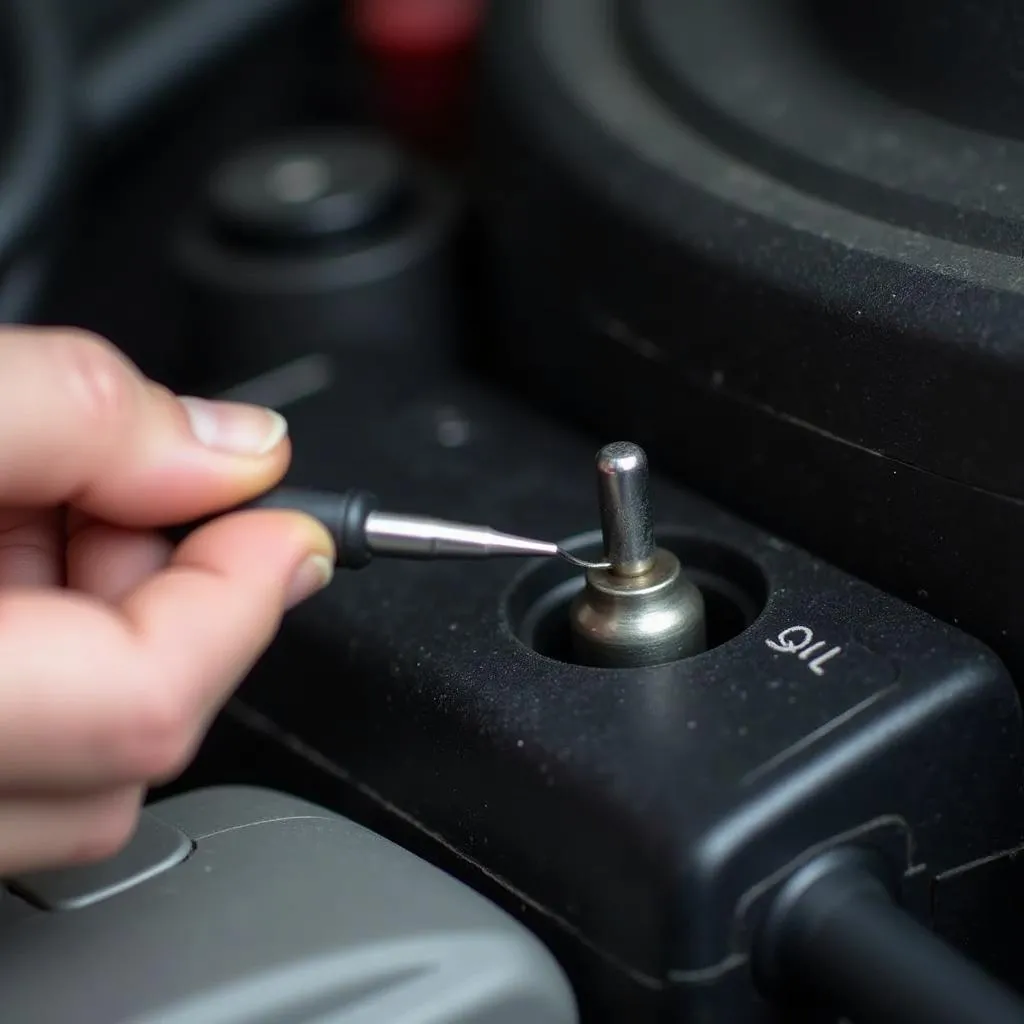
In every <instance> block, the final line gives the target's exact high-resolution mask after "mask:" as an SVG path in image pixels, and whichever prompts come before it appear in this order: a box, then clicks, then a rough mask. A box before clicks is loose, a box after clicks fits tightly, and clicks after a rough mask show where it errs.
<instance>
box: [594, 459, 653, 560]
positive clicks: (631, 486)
mask: <svg viewBox="0 0 1024 1024" xmlns="http://www.w3.org/2000/svg"><path fill="white" fill-rule="evenodd" d="M597 500H598V505H599V508H600V513H601V533H602V534H603V536H604V550H605V557H606V558H607V560H608V561H609V562H610V563H611V568H610V570H609V571H610V572H612V573H614V574H615V575H616V576H640V575H642V574H643V573H645V572H648V571H649V570H650V569H651V567H652V566H653V565H654V554H655V546H654V515H653V513H652V510H651V498H650V486H649V482H648V469H647V455H646V454H645V452H644V450H643V448H641V447H640V446H639V445H637V444H633V443H632V442H631V441H614V442H612V443H611V444H608V445H605V446H604V448H602V449H601V450H600V451H599V452H598V453H597Z"/></svg>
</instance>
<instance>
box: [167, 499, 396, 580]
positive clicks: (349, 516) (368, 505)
mask: <svg viewBox="0 0 1024 1024" xmlns="http://www.w3.org/2000/svg"><path fill="white" fill-rule="evenodd" d="M246 509H286V510H288V511H292V512H303V513H305V514H306V515H308V516H312V518H314V519H316V520H318V521H319V522H321V523H323V525H324V526H325V527H326V528H327V531H328V532H329V533H330V535H331V537H332V538H333V539H334V545H335V548H336V549H337V552H338V555H337V563H336V564H337V566H338V568H343V569H362V568H363V567H364V566H367V565H369V564H370V562H371V561H372V559H373V551H372V550H371V549H370V544H369V540H368V538H367V535H366V521H367V520H368V519H369V517H370V514H371V513H372V512H374V511H376V509H377V499H376V497H375V496H374V495H373V494H371V493H370V492H369V491H362V490H357V489H354V488H353V489H352V490H348V491H311V490H306V489H305V488H301V487H275V488H274V489H273V490H271V491H267V493H266V494H261V495H260V496H259V497H258V498H253V500H252V501H247V502H245V503H244V504H242V505H238V506H236V507H235V508H233V509H229V510H227V511H226V512H221V513H217V514H216V515H213V516H208V517H206V518H205V519H201V520H198V521H196V522H193V523H189V524H188V525H187V526H179V527H175V528H173V529H172V530H168V531H167V536H168V537H169V538H170V539H171V540H173V541H174V542H176V543H177V542H179V541H181V540H182V539H183V538H184V537H186V536H187V535H188V534H190V533H192V532H193V531H194V530H196V529H198V528H199V527H200V526H202V525H204V524H205V523H208V522H211V521H212V520H213V519H218V518H220V516H221V515H227V514H228V512H242V511H245V510H246Z"/></svg>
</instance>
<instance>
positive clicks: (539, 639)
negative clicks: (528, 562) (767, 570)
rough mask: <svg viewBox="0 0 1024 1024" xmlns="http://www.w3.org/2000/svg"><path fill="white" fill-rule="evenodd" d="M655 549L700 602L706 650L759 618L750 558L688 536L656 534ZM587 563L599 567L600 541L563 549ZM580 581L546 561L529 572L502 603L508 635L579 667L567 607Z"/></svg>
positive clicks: (564, 566)
mask: <svg viewBox="0 0 1024 1024" xmlns="http://www.w3.org/2000/svg"><path fill="white" fill-rule="evenodd" d="M657 541H658V545H659V546H660V547H663V548H666V549H667V550H669V551H671V552H672V553H673V554H674V555H675V556H676V557H677V558H678V559H679V561H680V563H681V564H682V566H683V570H684V572H685V573H686V575H687V577H688V578H689V579H690V580H692V581H693V583H695V584H696V585H697V587H698V588H699V589H700V592H701V594H702V596H703V598H704V607H705V614H706V630H707V649H708V650H711V649H712V648H714V647H718V646H720V645H721V644H724V643H727V642H728V641H729V640H732V639H733V637H736V636H739V634H740V633H742V632H743V631H744V630H745V629H746V628H747V627H748V626H749V625H750V624H751V623H752V622H753V621H754V620H755V619H756V618H757V617H758V615H760V614H761V610H762V609H763V608H764V606H765V603H766V601H767V599H768V594H767V591H768V585H767V582H766V580H765V578H764V574H763V573H762V571H761V569H760V568H759V567H758V566H757V564H756V563H755V562H754V561H752V560H751V559H750V558H747V557H746V556H744V555H742V554H740V553H739V552H737V551H735V550H734V549H732V548H729V547H726V546H725V545H723V544H716V543H714V542H712V541H707V540H703V539H701V538H698V537H693V536H692V535H689V534H685V533H681V532H673V531H671V530H664V531H659V533H658V538H657ZM564 547H565V548H566V550H568V551H570V552H571V553H572V554H574V555H576V556H577V557H579V558H582V559H585V560H587V561H600V560H601V558H602V557H603V556H602V551H601V535H600V534H599V533H596V532H595V533H589V534H586V535H584V536H582V537H578V538H576V539H575V540H573V541H570V542H569V543H567V544H566V545H564ZM583 584H584V575H583V573H582V572H581V571H580V570H579V569H576V568H574V567H573V566H571V565H569V564H568V563H566V562H563V561H560V560H555V559H551V560H549V561H546V562H544V563H543V564H541V565H538V566H536V567H534V568H530V569H528V570H527V571H526V572H525V573H523V574H522V575H521V576H520V577H519V578H518V579H517V580H516V581H515V583H513V585H512V587H511V588H510V590H509V591H508V594H507V595H506V597H505V615H506V619H507V621H508V625H509V628H510V629H511V631H512V633H513V635H514V636H515V637H516V638H517V639H518V640H519V641H521V642H522V643H523V644H525V645H526V646H527V647H529V648H530V649H531V650H533V651H536V652H537V654H540V655H542V656H543V657H545V658H552V659H554V660H555V661H563V662H566V663H568V664H578V663H579V661H578V659H577V658H576V656H575V655H574V653H573V645H572V637H571V635H570V627H569V606H570V604H571V603H572V600H573V598H574V597H575V596H576V595H577V594H578V593H579V591H580V590H581V589H582V587H583Z"/></svg>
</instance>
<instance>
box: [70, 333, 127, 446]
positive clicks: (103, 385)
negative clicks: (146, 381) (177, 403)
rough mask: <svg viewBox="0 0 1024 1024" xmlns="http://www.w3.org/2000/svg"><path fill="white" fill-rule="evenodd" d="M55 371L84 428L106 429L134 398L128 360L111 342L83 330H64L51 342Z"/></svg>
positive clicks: (119, 418) (124, 411)
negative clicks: (56, 368) (62, 381)
mask: <svg viewBox="0 0 1024 1024" xmlns="http://www.w3.org/2000/svg"><path fill="white" fill-rule="evenodd" d="M52 347H53V356H54V359H55V360H56V362H57V364H58V372H59V373H60V374H61V375H62V376H63V378H64V381H65V387H66V391H67V394H68V399H69V401H70V402H71V403H72V405H73V408H74V409H75V410H76V412H77V414H78V417H79V418H80V419H81V420H83V421H84V424H83V426H84V429H90V430H109V429H111V428H112V427H113V426H115V425H116V424H118V423H120V422H122V421H123V420H124V418H125V416H126V414H127V413H128V411H129V410H130V408H131V405H132V401H133V398H134V384H135V382H134V380H133V375H132V373H131V370H130V368H129V365H128V363H127V362H126V360H125V359H124V357H123V356H122V355H121V354H120V353H119V352H118V351H117V349H115V348H114V346H113V345H111V344H110V343H109V342H107V341H104V340H103V339H102V338H99V337H97V336H96V335H93V334H89V333H88V332H87V331H77V330H76V331H67V332H63V333H61V334H60V335H56V336H55V337H54V338H53V342H52Z"/></svg>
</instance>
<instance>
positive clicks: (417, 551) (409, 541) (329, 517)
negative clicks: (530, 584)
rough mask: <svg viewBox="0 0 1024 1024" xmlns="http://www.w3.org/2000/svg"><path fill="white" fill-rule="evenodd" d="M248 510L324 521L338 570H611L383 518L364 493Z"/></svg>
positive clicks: (287, 500)
mask: <svg viewBox="0 0 1024 1024" xmlns="http://www.w3.org/2000/svg"><path fill="white" fill-rule="evenodd" d="M245 509H287V510H289V511H293V512H303V513H305V514H306V515H309V516H312V518H314V519H317V520H319V521H320V522H321V523H323V525H324V526H325V527H326V528H327V530H328V532H329V533H330V535H331V537H332V538H333V540H334V544H335V547H336V549H337V552H338V554H337V566H338V568H344V569H362V568H363V567H364V566H367V565H369V564H370V562H371V561H372V560H373V558H374V557H375V556H377V555H379V556H381V557H387V558H404V559H435V558H445V559H457V558H501V557H510V556H513V557H514V556H519V557H534V558H536V557H546V556H547V557H550V556H557V557H559V558H563V559H565V560H566V561H567V562H569V563H571V564H572V565H575V566H577V567H578V568H581V569H604V568H608V565H609V563H606V562H587V561H584V560H583V559H581V558H577V557H576V556H575V555H573V554H572V553H570V552H568V551H566V550H565V549H564V548H562V547H560V546H559V545H558V544H554V543H552V542H550V541H545V540H533V539H531V538H529V537H519V536H516V535H515V534H512V533H502V532H500V531H498V530H494V529H492V528H491V527H489V526H476V525H473V524H471V523H456V522H451V521H450V520H447V519H435V518H432V517H430V516H419V515H400V514H397V513H394V512H382V511H380V510H379V509H378V507H377V499H376V497H375V496H374V495H373V494H371V493H370V492H369V491H364V490H356V489H353V490H348V491H338V492H335V491H315V490H307V489H305V488H298V487H277V488H275V489H274V490H271V491H268V492H267V493H266V494H263V495H261V496H260V497H258V498H255V499H253V500H252V501H249V502H246V503H245V504H244V505H239V506H237V507H236V508H234V509H231V511H232V512H240V511H243V510H245ZM221 514H227V513H221ZM210 518H217V517H210ZM210 518H207V519H205V520H201V521H200V522H195V523H191V524H189V525H188V526H185V527H179V528H176V529H174V530H172V531H168V533H169V536H171V537H172V538H173V539H175V540H180V539H181V537H182V535H184V534H187V533H190V532H192V530H194V529H196V528H197V527H199V526H201V525H202V524H203V523H204V522H209V521H210Z"/></svg>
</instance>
